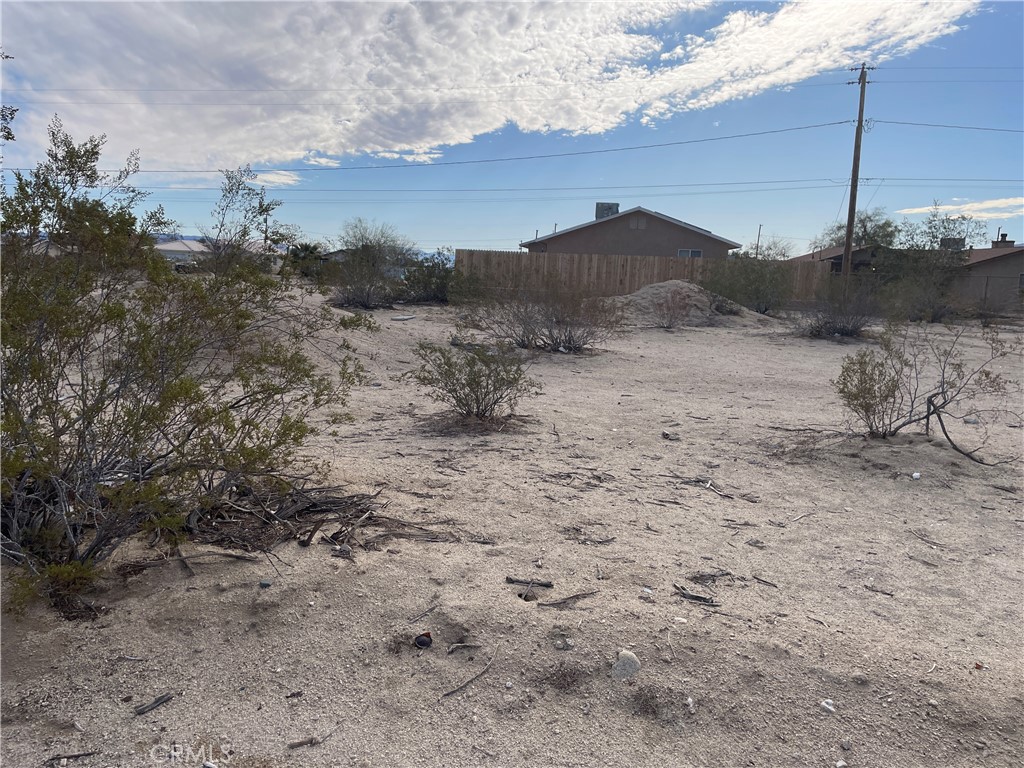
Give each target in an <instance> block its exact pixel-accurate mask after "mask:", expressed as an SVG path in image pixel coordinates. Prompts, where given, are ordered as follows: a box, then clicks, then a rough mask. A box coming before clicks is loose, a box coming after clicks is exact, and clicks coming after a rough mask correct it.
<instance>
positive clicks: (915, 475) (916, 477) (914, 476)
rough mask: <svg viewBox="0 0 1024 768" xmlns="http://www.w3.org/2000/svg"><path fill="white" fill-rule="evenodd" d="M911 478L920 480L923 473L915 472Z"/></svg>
mask: <svg viewBox="0 0 1024 768" xmlns="http://www.w3.org/2000/svg"><path fill="white" fill-rule="evenodd" d="M910 479H911V480H920V479H921V473H920V472H915V473H913V474H912V475H911V476H910Z"/></svg>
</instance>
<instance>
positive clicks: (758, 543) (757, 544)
mask: <svg viewBox="0 0 1024 768" xmlns="http://www.w3.org/2000/svg"><path fill="white" fill-rule="evenodd" d="M746 543H747V544H749V545H750V546H752V547H753V548H754V549H764V548H765V547H767V546H768V545H767V544H765V543H764V542H763V541H761V540H760V539H747V542H746Z"/></svg>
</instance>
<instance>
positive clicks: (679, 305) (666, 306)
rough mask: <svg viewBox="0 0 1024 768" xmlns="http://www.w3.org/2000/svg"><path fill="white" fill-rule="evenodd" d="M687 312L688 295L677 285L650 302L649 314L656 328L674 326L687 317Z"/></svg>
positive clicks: (688, 309) (670, 327)
mask: <svg viewBox="0 0 1024 768" xmlns="http://www.w3.org/2000/svg"><path fill="white" fill-rule="evenodd" d="M689 312H690V296H689V294H688V293H687V292H686V290H685V289H684V288H681V287H679V286H678V285H677V286H673V287H672V288H671V289H669V290H668V291H666V292H665V293H663V294H661V295H660V296H658V297H657V298H656V299H655V300H654V301H653V302H651V315H652V318H653V320H654V324H655V326H657V327H658V328H665V329H672V328H675V327H676V326H677V325H679V324H680V323H682V322H683V321H684V320H685V319H686V318H687V316H688V315H689Z"/></svg>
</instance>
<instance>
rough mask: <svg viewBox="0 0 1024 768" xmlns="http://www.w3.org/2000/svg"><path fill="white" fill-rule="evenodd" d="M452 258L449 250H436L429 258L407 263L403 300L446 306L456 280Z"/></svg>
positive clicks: (451, 252)
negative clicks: (438, 303)
mask: <svg viewBox="0 0 1024 768" xmlns="http://www.w3.org/2000/svg"><path fill="white" fill-rule="evenodd" d="M454 258H455V255H454V252H453V251H452V249H451V248H438V249H437V250H436V251H435V252H434V253H432V254H431V255H429V256H423V257H421V258H418V259H413V260H412V261H411V262H409V264H408V265H406V267H405V291H404V297H405V300H406V301H414V302H428V301H436V302H440V303H441V304H447V303H448V301H449V298H450V296H449V293H450V291H451V288H452V285H453V283H454V281H455V280H456V272H455V261H454Z"/></svg>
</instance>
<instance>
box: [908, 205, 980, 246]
mask: <svg viewBox="0 0 1024 768" xmlns="http://www.w3.org/2000/svg"><path fill="white" fill-rule="evenodd" d="M945 208H946V207H945V206H943V205H942V203H941V202H939V201H938V200H935V201H934V202H933V203H932V208H931V210H930V211H929V212H928V215H927V216H926V217H925V219H924V221H922V222H920V223H916V224H915V223H914V222H912V221H910V220H909V219H904V220H903V223H902V224H901V225H900V228H899V238H898V239H897V242H896V245H897V246H898V247H900V248H906V249H915V250H942V249H943V241H946V242H947V243H948V242H949V241H950V240H963V241H964V247H965V248H970V247H972V246H976V245H979V244H982V245H983V244H985V241H986V240H987V239H988V225H987V224H986V223H985V222H984V221H980V220H978V219H975V218H974V217H973V216H970V215H968V214H959V215H951V214H950V213H948V212H947V211H946V210H945ZM946 250H949V249H948V248H946Z"/></svg>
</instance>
